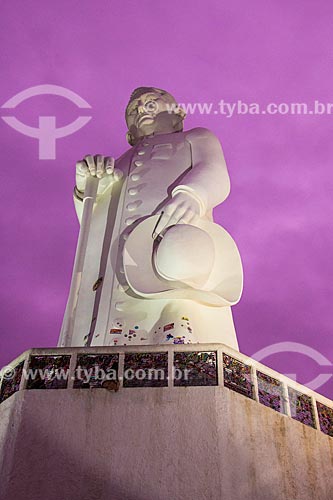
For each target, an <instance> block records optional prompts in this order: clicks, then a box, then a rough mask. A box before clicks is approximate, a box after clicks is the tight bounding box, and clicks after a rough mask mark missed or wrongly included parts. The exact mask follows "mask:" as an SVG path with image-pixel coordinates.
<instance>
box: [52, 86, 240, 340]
mask: <svg viewBox="0 0 333 500" xmlns="http://www.w3.org/2000/svg"><path fill="white" fill-rule="evenodd" d="M184 118H185V113H184V111H183V109H182V108H181V107H179V106H178V105H177V103H176V101H175V99H174V98H173V96H172V95H171V94H169V93H168V92H166V91H164V90H161V89H158V88H154V87H140V88H138V89H136V90H135V91H134V92H133V93H132V95H131V97H130V100H129V103H128V105H127V108H126V123H127V126H128V132H127V140H128V142H129V144H130V146H131V148H130V149H129V150H127V151H126V152H125V153H124V154H123V155H122V156H121V157H120V158H118V159H117V160H116V161H114V160H113V158H111V157H103V156H102V155H95V156H92V155H87V156H85V158H84V159H82V160H80V161H79V162H78V163H77V167H76V186H75V189H74V203H75V207H76V211H77V214H78V217H79V220H81V217H82V213H83V207H84V203H85V199H86V198H87V196H86V194H87V193H86V189H87V187H86V186H87V180H88V179H89V178H91V177H95V178H97V179H98V188H97V196H96V200H95V203H94V204H93V211H92V214H91V221H90V225H89V234H88V236H87V242H86V249H85V257H84V263H83V268H82V272H80V282H79V286H77V290H76V292H77V300H76V303H75V317H74V316H73V317H72V320H73V321H72V334H71V336H70V341H67V343H66V342H65V341H64V340H63V342H62V343H61V341H60V345H72V346H82V345H92V346H103V345H104V346H105V345H132V344H133V345H139V344H145V345H149V344H150V345H151V344H173V343H174V344H187V343H198V342H199V343H209V342H216V343H224V344H227V345H229V346H230V347H232V348H234V349H238V343H237V337H236V333H235V328H234V324H233V319H232V313H231V306H232V305H234V304H236V303H237V302H238V301H239V299H240V295H241V292H242V283H243V274H242V265H241V260H240V256H239V253H238V250H237V247H236V244H235V242H234V240H233V239H232V237H231V236H230V235H229V234H228V233H227V231H226V230H225V229H223V228H222V227H221V226H219V225H218V224H215V223H214V222H213V217H212V210H213V208H214V207H216V206H217V205H219V204H220V203H222V202H223V201H224V200H225V199H226V197H227V196H228V194H229V190H230V181H229V176H228V172H227V167H226V164H225V160H224V156H223V152H222V148H221V145H220V142H219V140H218V139H217V137H216V136H215V135H214V134H213V133H212V132H210V131H209V130H207V129H205V128H200V127H198V128H194V129H191V130H187V131H184V130H183V121H184ZM96 182H97V181H96ZM63 330H64V327H63ZM62 337H63V339H64V338H65V337H66V332H65V331H62ZM66 338H67V339H68V338H69V337H68V335H67V337H66Z"/></svg>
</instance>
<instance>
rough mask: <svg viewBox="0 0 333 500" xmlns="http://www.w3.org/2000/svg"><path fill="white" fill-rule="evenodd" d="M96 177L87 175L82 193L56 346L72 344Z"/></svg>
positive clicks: (96, 186)
mask: <svg viewBox="0 0 333 500" xmlns="http://www.w3.org/2000/svg"><path fill="white" fill-rule="evenodd" d="M98 182H99V179H98V177H95V176H89V177H88V178H87V183H86V187H85V190H84V195H83V202H82V203H83V211H82V219H81V225H80V232H79V238H78V242H77V247H76V253H75V260H74V267H73V273H72V279H71V285H70V291H69V297H68V301H67V306H66V310H65V315H64V319H63V322H62V327H61V333H60V340H59V344H58V347H67V346H71V345H72V337H73V329H74V323H75V316H76V308H77V302H78V296H79V292H80V286H81V279H82V271H83V266H84V260H85V256H86V250H87V244H88V237H89V233H90V225H91V218H92V213H93V208H94V203H95V201H96V195H97V188H98Z"/></svg>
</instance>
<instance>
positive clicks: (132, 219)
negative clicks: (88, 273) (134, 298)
mask: <svg viewBox="0 0 333 500" xmlns="http://www.w3.org/2000/svg"><path fill="white" fill-rule="evenodd" d="M142 146H144V147H147V146H149V143H148V142H144V143H143V144H142ZM136 154H137V155H138V156H140V157H141V156H143V155H145V154H146V151H144V150H142V149H140V150H139V151H137V152H136ZM143 163H144V162H143V161H142V160H134V161H133V165H134V166H135V167H142V165H143ZM140 178H141V175H140V174H139V173H138V172H134V173H133V174H131V175H130V180H131V181H133V182H137V181H138V180H140ZM127 192H128V194H129V195H130V196H135V195H136V194H137V193H138V189H137V188H136V187H130V188H129V189H128V190H127ZM141 203H142V200H136V201H134V202H130V203H128V204H127V205H126V209H127V210H128V211H129V212H133V211H134V210H136V209H137V208H138V207H139V206H140V205H141ZM137 219H138V216H136V217H128V218H127V219H125V224H126V225H127V226H130V225H131V224H133V222H135V221H136V220H137ZM124 236H125V235H124ZM121 271H123V269H121ZM117 288H118V290H119V291H120V292H123V293H124V292H125V291H126V289H127V287H123V286H122V285H121V284H120V283H119V284H118V286H117ZM124 306H125V302H116V303H115V308H116V309H117V311H124Z"/></svg>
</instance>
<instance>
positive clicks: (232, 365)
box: [223, 353, 254, 399]
mask: <svg viewBox="0 0 333 500" xmlns="http://www.w3.org/2000/svg"><path fill="white" fill-rule="evenodd" d="M223 373H224V385H225V387H228V389H232V390H233V391H236V392H239V393H240V394H243V395H244V396H246V397H248V398H252V399H253V398H254V389H253V383H252V379H251V367H250V366H248V365H246V364H245V363H242V361H239V360H238V359H235V358H232V357H231V356H228V355H227V354H225V353H223Z"/></svg>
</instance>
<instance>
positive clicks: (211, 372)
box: [173, 351, 217, 387]
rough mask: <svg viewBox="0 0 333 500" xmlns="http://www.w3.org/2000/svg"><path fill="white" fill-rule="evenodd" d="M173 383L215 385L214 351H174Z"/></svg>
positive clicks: (179, 384) (180, 384) (181, 384)
mask: <svg viewBox="0 0 333 500" xmlns="http://www.w3.org/2000/svg"><path fill="white" fill-rule="evenodd" d="M173 377H174V385H175V386H178V387H179V386H198V385H217V365H216V352H215V351H211V352H204V351H198V352H175V353H174V372H173Z"/></svg>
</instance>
